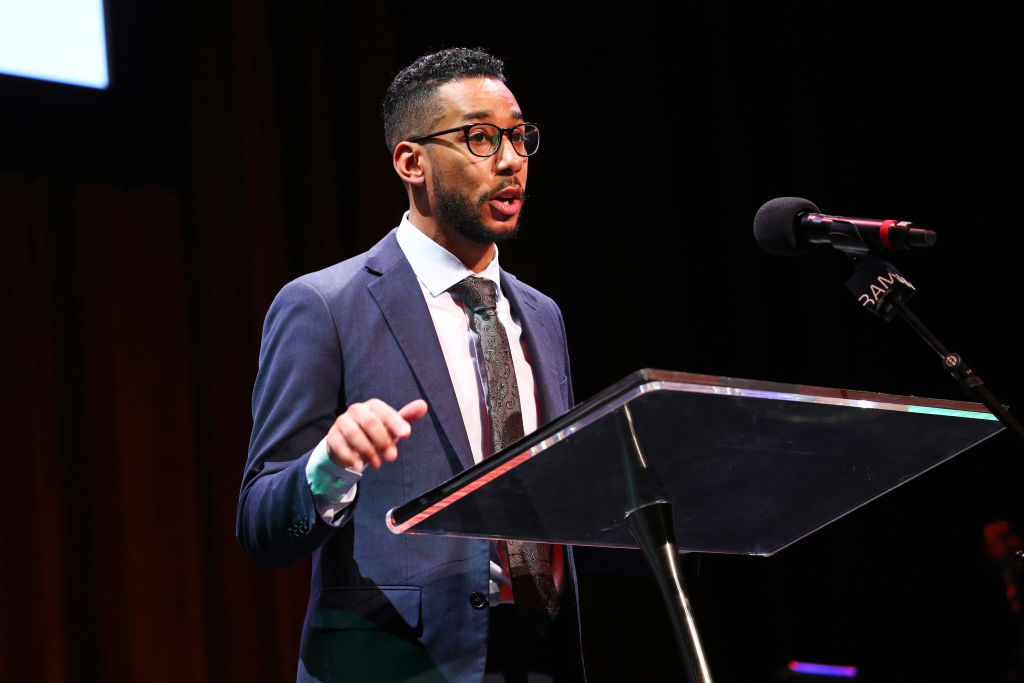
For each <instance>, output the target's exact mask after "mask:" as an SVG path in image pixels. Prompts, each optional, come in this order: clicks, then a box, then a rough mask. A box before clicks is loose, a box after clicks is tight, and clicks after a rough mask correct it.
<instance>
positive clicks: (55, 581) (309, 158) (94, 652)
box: [0, 0, 1024, 681]
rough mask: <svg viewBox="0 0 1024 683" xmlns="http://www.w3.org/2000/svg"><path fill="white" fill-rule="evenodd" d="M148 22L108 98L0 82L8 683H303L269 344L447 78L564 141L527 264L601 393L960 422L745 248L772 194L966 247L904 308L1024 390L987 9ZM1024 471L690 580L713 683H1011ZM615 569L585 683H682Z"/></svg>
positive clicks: (160, 11) (116, 8)
mask: <svg viewBox="0 0 1024 683" xmlns="http://www.w3.org/2000/svg"><path fill="white" fill-rule="evenodd" d="M136 5H139V3H120V2H116V1H115V2H110V3H109V7H108V26H109V29H110V32H111V63H112V69H113V74H112V86H111V88H110V90H108V91H105V92H91V91H84V90H83V89H78V88H72V87H67V86H57V85H53V84H42V83H34V82H29V81H24V80H22V79H16V78H13V77H0V102H2V105H3V106H2V107H0V110H2V111H0V124H2V136H3V137H2V138H0V144H2V147H0V223H2V225H0V227H2V230H3V236H4V247H5V248H4V250H3V253H4V256H5V258H4V268H3V269H2V270H0V273H2V277H3V280H2V281H0V291H2V293H3V294H2V296H3V301H4V304H5V306H4V308H5V310H6V311H7V312H8V316H7V320H8V322H7V324H6V325H4V332H5V334H4V335H3V338H4V349H3V350H4V354H3V355H4V361H5V362H4V377H5V382H4V387H5V389H6V391H5V392H4V394H5V410H4V417H5V422H6V428H5V432H6V434H7V435H8V446H7V449H6V453H5V458H4V467H5V477H4V484H3V490H2V495H0V505H2V506H3V507H2V510H3V519H4V521H5V522H6V525H5V527H6V531H7V533H6V535H5V538H4V542H3V554H2V557H0V581H2V585H3V586H4V588H5V592H6V597H5V600H4V607H3V609H2V612H3V619H2V622H0V623H2V631H0V679H3V680H12V681H13V680H47V681H60V680H71V681H79V680H81V681H94V680H96V681H98V680H102V681H122V680H123V681H139V680H146V681H165V680H166V681H183V680H188V681H205V680H209V681H225V680H239V681H242V680H244V681H277V680H287V679H289V678H292V677H293V676H294V671H295V667H296V661H297V651H298V634H299V630H300V626H301V620H302V616H303V613H304V610H305V602H306V599H307V594H308V572H309V566H308V561H307V562H302V563H299V565H297V566H294V567H290V568H288V569H285V570H280V571H268V570H263V569H261V568H259V567H257V566H256V565H254V564H253V563H252V562H250V561H249V560H248V559H247V558H246V557H245V556H244V555H243V553H242V552H241V550H240V548H239V546H238V544H237V542H236V541H235V540H234V538H233V535H234V515H235V505H236V501H237V491H238V487H239V484H240V479H241V471H242V466H243V464H244V460H245V448H246V444H247V439H248V435H249V430H250V428H251V417H250V415H249V410H248V408H249V393H250V391H251V387H252V382H253V379H254V377H255V373H256V361H257V354H258V349H259V336H260V329H261V325H262V319H263V315H264V313H265V311H266V309H267V307H268V305H269V303H270V301H271V300H272V298H273V296H274V294H275V293H276V292H277V290H278V289H279V288H280V287H281V286H282V285H283V284H284V283H285V282H287V281H288V280H289V279H290V278H292V277H295V276H297V275H299V274H301V273H303V272H308V271H310V270H314V269H318V268H322V267H325V266H327V265H329V264H331V263H334V262H336V261H338V260H341V259H343V258H345V257H348V256H351V255H354V254H356V253H358V252H359V251H361V250H363V249H365V248H366V247H368V246H370V245H371V244H373V243H374V242H375V241H376V240H377V239H379V238H380V237H381V236H382V235H383V234H384V233H385V232H386V231H387V230H388V229H390V228H391V227H393V226H394V225H396V224H397V222H398V220H399V218H400V215H401V212H402V211H403V209H404V195H403V193H402V190H401V188H400V186H399V184H398V182H397V180H395V179H394V177H393V172H392V170H391V168H390V162H389V159H388V156H387V152H386V149H385V147H384V144H383V134H382V130H381V125H380V121H379V115H378V106H379V101H380V99H381V96H382V94H383V91H384V89H385V87H386V85H387V83H388V81H389V79H390V78H391V76H392V75H393V74H394V73H395V72H396V71H397V69H399V68H401V67H402V66H404V65H405V64H406V63H408V62H409V61H411V59H413V58H414V57H415V56H417V55H419V54H421V53H423V52H425V51H428V50H431V49H437V48H441V47H445V46H449V45H469V46H476V45H483V46H485V47H487V48H489V49H491V50H492V51H493V52H495V53H496V54H498V55H499V56H502V57H504V58H505V59H506V61H507V64H508V75H509V78H510V84H511V86H512V89H513V91H514V92H515V93H516V95H517V97H518V98H519V102H520V104H521V105H522V106H523V108H524V110H525V111H526V112H527V116H528V117H530V118H534V119H536V120H538V121H540V122H541V125H542V133H543V136H544V141H543V144H542V149H541V152H540V155H539V156H538V157H536V158H535V160H533V161H532V162H531V174H530V182H529V190H530V193H531V197H530V201H529V203H528V204H529V208H528V209H527V213H526V216H525V218H524V227H523V234H522V237H521V238H520V239H518V240H517V241H516V242H515V243H512V244H509V245H508V246H507V247H502V251H501V257H502V262H503V265H505V266H506V267H507V268H509V269H510V270H511V271H513V272H515V273H516V274H517V275H518V276H520V277H521V278H522V279H524V280H526V281H527V282H530V283H531V284H534V285H536V286H538V287H539V288H540V289H542V290H544V291H546V292H547V293H549V294H551V295H552V296H554V297H555V298H556V300H558V301H559V302H560V303H561V305H562V308H563V311H564V314H565V318H566V322H567V327H568V331H569V336H570V345H571V351H572V354H573V361H574V381H575V383H576V388H577V396H578V398H580V399H583V398H586V397H588V396H590V395H592V394H594V393H596V392H597V391H599V390H600V389H601V388H603V387H604V386H606V385H608V384H610V383H612V382H614V381H615V380H617V379H619V378H621V377H622V376H624V375H625V374H627V373H629V372H631V371H632V370H635V369H637V368H640V367H659V368H665V369H674V370H686V371H691V372H702V373H707V374H722V375H731V376H736V377H748V378H751V379H764V380H775V381H786V382H794V383H801V384H817V385H826V386H843V387H849V388H853V389H860V390H868V391H883V392H889V393H897V394H916V395H929V396H935V397H941V398H960V397H961V396H960V394H959V393H958V390H957V387H956V386H955V384H954V383H953V382H952V381H950V379H949V378H948V377H947V376H945V375H944V373H943V371H942V370H941V368H940V367H939V365H938V361H937V359H936V358H934V357H933V356H930V355H929V352H928V351H927V349H926V348H925V347H924V346H923V344H921V342H920V341H919V340H917V339H916V338H915V337H914V336H913V335H912V334H911V333H910V332H909V331H907V330H906V329H903V328H902V327H900V326H899V325H898V323H891V324H889V325H886V324H885V323H882V322H881V321H878V320H874V319H870V318H868V317H867V316H865V315H864V314H863V313H862V312H860V311H859V310H857V306H856V304H855V302H854V301H853V300H852V299H851V298H849V297H848V295H847V294H846V293H845V292H844V291H843V286H842V282H843V279H844V276H845V270H844V269H845V264H844V263H843V259H842V258H841V257H840V256H839V255H838V254H834V253H821V254H817V255H815V256H813V257H807V258H805V259H800V260H785V259H779V258H776V257H771V256H768V255H766V254H764V253H762V252H761V251H759V249H758V248H757V246H756V245H755V244H754V243H753V240H752V239H751V233H750V224H751V219H752V216H753V214H754V212H755V211H756V209H757V208H758V206H760V204H761V203H762V202H764V201H766V200H767V199H770V198H772V197H775V196H782V195H801V196H806V197H808V198H810V199H812V200H813V201H815V202H816V203H818V205H819V206H820V207H821V208H822V209H823V210H824V211H825V212H829V213H838V214H845V215H854V216H856V215H863V216H878V217H896V218H901V219H909V220H914V221H916V222H918V223H920V224H922V225H924V226H925V227H930V228H933V229H935V230H937V231H938V232H939V234H940V240H939V242H938V244H937V246H936V248H935V249H934V250H932V252H931V253H922V254H918V253H915V254H900V255H897V256H895V257H893V260H894V261H895V262H897V264H898V266H899V267H900V268H901V270H903V272H904V273H905V274H906V275H907V276H908V277H910V278H911V280H913V281H914V282H915V284H917V285H918V287H919V290H920V294H919V295H918V296H917V298H916V299H915V300H914V302H913V304H914V306H915V309H916V310H918V312H919V314H920V315H921V316H922V317H923V318H925V319H926V321H927V322H929V323H930V324H932V326H933V328H934V329H935V331H936V332H937V333H938V334H939V335H940V337H942V338H944V339H947V340H948V343H949V344H950V345H951V346H954V347H955V348H956V350H958V351H960V352H962V353H963V354H964V356H965V357H966V358H967V359H968V361H969V362H971V363H972V365H974V366H975V369H976V370H978V371H979V374H981V375H982V376H984V377H985V378H986V379H988V380H989V384H990V386H991V387H992V389H993V390H994V391H995V392H996V394H997V396H999V397H1000V398H1001V399H1002V400H1003V401H1004V402H1005V403H1008V404H1011V405H1013V404H1016V403H1020V398H1021V397H1022V396H1024V392H1022V391H1021V389H1020V381H1021V379H1022V373H1021V371H1020V369H1019V362H1018V361H1017V356H1018V351H1017V350H1018V348H1019V346H1020V344H1019V333H1018V332H1017V329H1016V326H1015V325H1014V321H1015V318H1016V317H1017V309H1018V308H1019V303H1018V300H1019V295H1020V292H1021V284H1020V280H1019V277H1018V274H1017V260H1018V257H1017V253H1018V251H1019V249H1020V247H1021V246H1022V243H1024V239H1022V237H1021V230H1020V228H1019V226H1017V225H1016V223H1017V221H1016V220H1015V219H1014V218H1013V217H1012V216H1013V209H1012V206H1013V203H1014V202H1015V200H1016V199H1017V195H1018V194H1019V192H1017V191H1016V189H1017V188H1016V185H1017V184H1018V181H1019V176H1020V173H1019V171H1018V170H1017V168H1016V167H1017V162H1016V159H1017V158H1018V157H1019V156H1020V151H1021V150H1020V147H1021V144H1020V143H1021V138H1020V132H1019V123H1018V121H1017V118H1018V117H1017V116H1016V114H1015V107H1016V105H1015V104H1013V101H1014V100H1013V98H1012V96H1011V94H1012V90H1013V89H1014V88H1015V87H1016V74H1015V70H1014V67H1013V64H1014V63H1015V62H1014V60H1015V59H1017V55H1015V53H1014V49H1013V47H1012V45H1013V44H1014V42H1013V39H1012V36H1010V35H1009V31H1010V27H1011V25H1012V22H1008V21H1007V20H1006V17H1003V16H1001V15H1000V14H999V12H998V11H996V10H992V11H989V10H986V9H985V8H983V7H981V6H978V7H972V8H969V9H967V10H966V14H963V15H958V16H956V17H954V16H944V15H940V14H938V13H937V10H935V9H930V10H928V11H924V10H921V11H917V10H914V9H910V8H904V9H901V10H899V11H896V10H893V9H892V8H882V7H879V8H872V7H869V6H866V5H858V6H857V7H856V8H847V9H837V8H832V9H828V8H823V7H818V6H817V5H808V4H803V3H796V2H792V3H785V4H783V5H780V6H776V7H772V8H760V9H750V8H746V7H741V6H740V5H733V4H730V3H707V4H706V5H689V6H686V7H676V8H673V9H666V8H664V7H661V6H657V5H653V4H652V5H649V6H648V5H643V6H638V7H630V8H628V10H627V8H625V7H621V8H619V9H618V10H617V11H616V12H615V13H614V14H613V15H609V14H607V13H604V12H601V11H598V10H597V9H596V8H595V7H594V6H586V7H580V8H578V9H572V10H571V9H569V8H560V9H558V10H554V9H550V8H545V7H529V8H526V9H523V8H519V9H517V10H515V11H512V10H511V8H505V9H503V8H498V7H495V8H490V11H488V12H485V13H484V14H485V15H486V16H484V17H483V18H482V19H481V20H480V21H479V22H478V21H476V19H475V17H474V13H473V12H469V11H468V8H467V7H465V6H462V5H459V4H456V3H440V4H437V5H432V6H429V7H427V6H407V5H405V4H404V3H386V2H382V3H359V4H350V3H327V2H308V3H285V2H274V1H271V0H264V1H263V2H248V3H243V2H214V3H200V2H191V3H180V4H179V3H170V2H168V1H166V0H161V1H155V2H150V3H145V6H144V7H143V6H136ZM506 9H507V10H508V11H506ZM1022 469H1024V468H1022V465H1021V449H1020V448H1019V447H1017V446H1015V445H1014V444H1013V443H1012V441H1011V440H1010V439H1009V438H1007V437H1006V436H1005V435H1003V436H1000V437H997V438H996V439H994V440H993V441H991V442H990V443H988V444H985V445H983V446H982V447H979V448H977V449H975V450H972V451H971V452H969V453H967V454H965V455H963V456H960V457H959V458H957V459H956V460H954V461H953V462H951V463H949V464H947V465H944V466H943V467H941V468H939V469H938V470H936V471H935V472H931V473H928V474H926V475H925V476H923V477H921V478H920V479H919V480H917V481H914V482H911V483H910V484H908V485H906V486H905V487H903V488H902V489H900V490H898V491H896V492H895V493H893V494H891V495H890V496H888V497H886V498H884V499H883V500H881V501H878V502H877V503H874V504H872V505H870V506H868V507H866V508H865V509H863V510H861V511H858V512H856V513H854V514H853V515H851V516H850V517H847V518H846V519H844V520H842V521H840V522H838V523H837V524H835V525H833V526H832V527H830V528H828V529H826V530H824V531H822V532H820V533H818V534H816V535H814V536H812V537H811V538H809V539H807V540H805V541H803V542H801V543H800V544H797V545H796V546H794V547H793V548H790V549H787V550H785V551H783V552H782V553H780V554H779V555H777V556H775V557H772V558H767V559H765V558H737V557H713V556H712V557H705V558H702V559H700V560H699V561H698V560H691V561H690V562H688V564H687V576H688V580H689V581H690V583H691V587H692V589H693V591H694V596H693V598H694V603H695V608H696V610H697V616H698V621H699V625H700V627H701V629H702V631H703V632H704V634H705V639H706V641H707V647H708V649H709V654H710V657H711V664H712V669H713V670H714V671H716V672H717V675H718V677H719V679H720V680H726V681H729V680H768V679H770V678H772V677H773V676H777V675H778V672H779V671H781V670H783V669H784V668H785V664H786V662H788V661H789V660H790V659H808V660H817V661H827V662H833V663H842V664H856V665H859V666H861V667H862V670H863V672H864V674H863V680H875V681H878V680H883V681H885V680H924V679H925V678H928V677H931V679H933V680H999V679H1000V678H998V677H1000V676H1003V675H1004V674H1005V672H1006V671H1008V670H1010V669H1011V668H1012V667H1013V666H1014V664H1013V659H1012V657H1013V650H1014V647H1020V637H1021V636H1020V633H1019V632H1017V631H1016V630H1015V629H1014V625H1013V624H1014V622H1013V619H1014V615H1013V614H1011V613H1010V611H1009V607H1008V604H1007V602H1006V601H1005V599H1004V591H1005V587H1004V586H1003V584H1002V583H1001V581H1000V579H999V568H998V567H996V566H994V565H993V564H992V563H990V562H989V561H988V560H987V558H986V555H985V553H984V546H983V538H982V526H983V525H984V523H985V522H987V521H990V520H992V519H1005V520H1009V521H1010V522H1011V523H1012V524H1015V525H1017V526H1018V527H1019V525H1021V524H1024V511H1022V509H1021V507H1022V506H1021V496H1020V495H1019V491H1020V482H1021V475H1022ZM587 559H588V560H589V561H588V563H587V566H588V567H589V568H588V569H587V570H586V571H585V572H584V574H583V576H582V577H581V589H582V591H583V595H582V603H583V618H584V636H585V649H586V652H587V656H588V659H589V661H590V662H591V672H592V678H593V679H594V680H625V679H630V678H640V679H650V680H657V679H659V678H667V679H673V678H675V677H676V676H677V675H678V668H677V667H678V662H677V661H676V659H675V656H674V655H673V654H672V640H671V638H670V637H669V635H668V632H667V629H668V625H667V621H666V620H665V618H664V616H663V614H662V612H661V608H660V606H659V605H658V594H657V590H656V588H655V587H654V586H653V583H652V582H651V580H650V578H649V577H648V576H647V575H646V573H645V571H644V569H643V564H642V562H641V561H640V560H639V558H638V557H636V556H635V555H634V554H633V553H627V552H601V551H598V552H591V553H590V556H589V557H588V558H587Z"/></svg>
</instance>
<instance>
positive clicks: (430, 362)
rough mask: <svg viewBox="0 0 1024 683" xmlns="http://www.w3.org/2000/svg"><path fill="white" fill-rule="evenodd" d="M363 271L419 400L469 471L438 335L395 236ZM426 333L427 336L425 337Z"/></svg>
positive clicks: (470, 454)
mask: <svg viewBox="0 0 1024 683" xmlns="http://www.w3.org/2000/svg"><path fill="white" fill-rule="evenodd" d="M366 267H367V268H368V269H369V270H370V271H371V272H373V273H374V274H377V275H379V277H377V279H375V280H373V281H372V282H371V283H370V284H369V285H368V286H367V289H369V291H370V294H371V296H373V298H374V300H375V301H376V302H377V306H378V307H379V308H380V312H381V315H383V316H384V319H385V320H386V321H387V324H388V327H389V328H390V329H391V332H392V334H394V335H395V340H396V341H397V342H398V345H399V346H400V347H401V349H402V353H403V354H404V355H405V358H406V360H407V361H408V363H409V367H410V368H411V369H412V372H413V375H415V377H416V382H417V383H418V384H419V386H420V389H421V390H422V392H423V398H424V399H425V400H426V402H427V404H428V405H429V406H430V411H431V412H432V413H433V414H434V415H435V417H436V424H437V426H438V428H439V429H440V430H441V431H442V432H443V433H444V435H445V437H446V438H447V440H448V443H449V444H451V446H452V449H453V450H454V451H455V454H456V456H457V457H458V459H459V462H460V463H461V464H462V467H463V468H466V467H470V466H471V465H472V464H473V451H472V449H471V448H470V446H469V437H467V436H466V428H465V426H464V425H463V423H462V412H461V411H460V410H459V403H458V400H457V399H456V398H455V390H454V389H453V388H452V382H451V377H450V376H449V374H448V365H447V363H445V360H444V354H443V353H442V352H441V345H440V343H439V342H438V341H437V334H435V333H434V332H433V330H434V322H433V320H432V319H431V317H430V311H428V310H427V304H426V302H425V301H424V300H423V292H422V290H421V289H420V285H419V281H418V280H417V279H416V274H415V273H414V272H413V270H412V266H411V265H409V261H408V260H406V258H405V255H404V254H403V253H402V249H401V247H399V246H398V241H397V240H396V239H395V233H394V231H392V232H391V233H390V234H389V235H388V236H387V237H385V238H384V239H383V240H381V241H380V242H379V243H377V245H376V246H375V247H374V248H373V249H371V250H370V253H369V254H368V255H367V259H366ZM427 330H429V331H430V334H426V333H425V331H427Z"/></svg>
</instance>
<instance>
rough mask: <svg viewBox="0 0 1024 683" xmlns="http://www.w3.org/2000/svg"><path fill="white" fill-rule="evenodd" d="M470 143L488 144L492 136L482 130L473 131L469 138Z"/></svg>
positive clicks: (470, 132)
mask: <svg viewBox="0 0 1024 683" xmlns="http://www.w3.org/2000/svg"><path fill="white" fill-rule="evenodd" d="M467 138H468V139H469V141H470V142H487V141H488V140H490V139H491V138H490V136H489V135H488V134H487V133H485V132H483V131H482V130H471V131H469V135H468V136H467Z"/></svg>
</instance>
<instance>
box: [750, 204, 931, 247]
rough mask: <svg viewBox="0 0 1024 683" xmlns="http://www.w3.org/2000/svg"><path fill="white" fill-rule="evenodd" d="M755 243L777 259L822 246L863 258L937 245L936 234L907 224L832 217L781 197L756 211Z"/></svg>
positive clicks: (812, 206)
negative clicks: (875, 251) (886, 251)
mask: <svg viewBox="0 0 1024 683" xmlns="http://www.w3.org/2000/svg"><path fill="white" fill-rule="evenodd" d="M754 239H756V240H757V243H758V244H760V245H761V248H762V249H764V250H765V251H767V252H770V253H772V254H776V255H778V256H798V255H800V254H806V253H807V252H809V251H811V250H812V249H813V248H814V247H815V246H817V245H819V244H828V245H831V246H832V247H834V248H836V249H838V250H840V251H843V252H846V253H850V254H863V253H867V252H868V251H869V250H870V247H880V248H882V249H909V248H911V247H930V246H932V245H933V244H935V233H934V232H933V231H931V230H924V229H923V228H919V227H917V226H916V225H914V224H913V223H910V222H908V221H896V220H879V219H875V218H847V217H845V216H829V215H826V214H823V213H821V212H820V209H818V207H817V206H815V205H814V204H813V203H812V202H810V201H808V200H806V199H802V198H800V197H778V198H776V199H772V200H770V201H767V202H765V203H764V204H763V205H762V206H761V208H760V209H758V210H757V215H755V216H754Z"/></svg>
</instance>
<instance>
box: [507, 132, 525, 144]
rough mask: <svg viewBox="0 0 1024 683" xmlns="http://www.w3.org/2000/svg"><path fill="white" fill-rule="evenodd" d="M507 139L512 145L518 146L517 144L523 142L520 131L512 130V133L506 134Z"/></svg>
mask: <svg viewBox="0 0 1024 683" xmlns="http://www.w3.org/2000/svg"><path fill="white" fill-rule="evenodd" d="M508 137H509V140H511V141H512V143H513V144H518V143H520V142H522V141H523V131H521V130H514V131H512V132H510V133H509V134H508Z"/></svg>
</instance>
